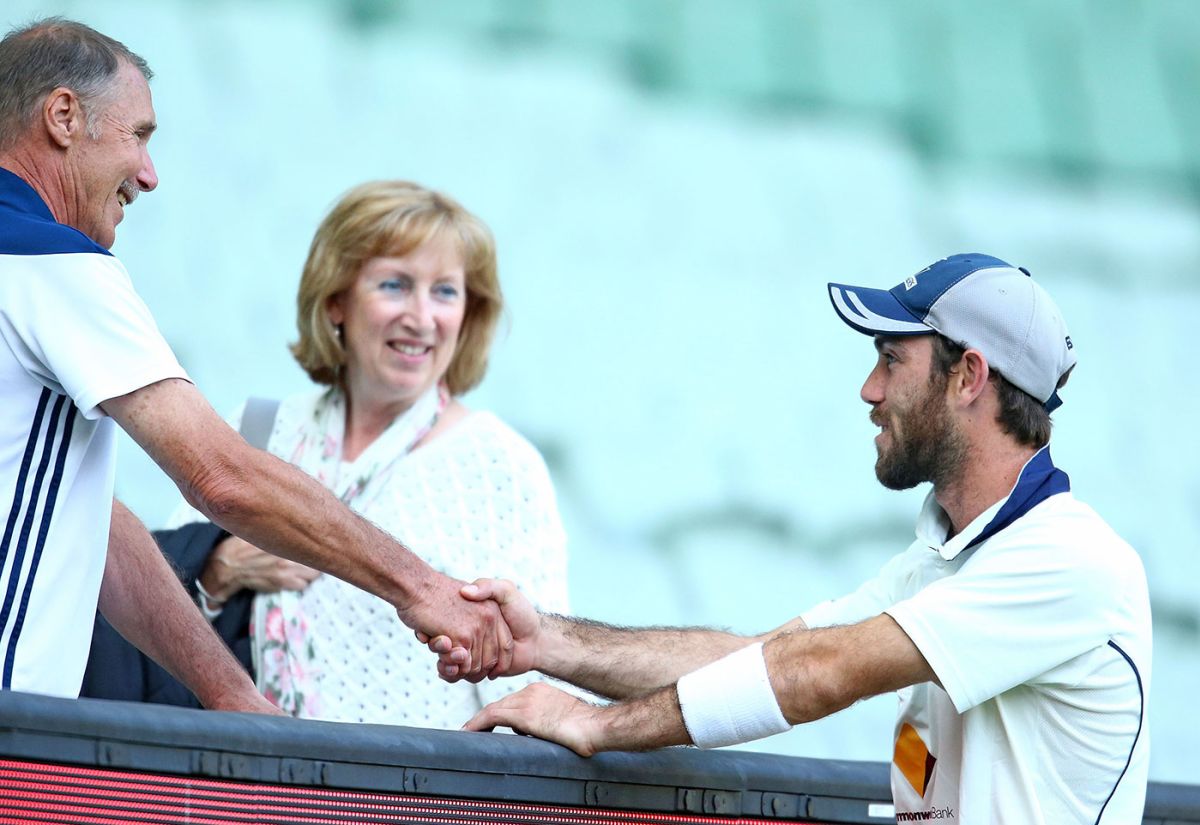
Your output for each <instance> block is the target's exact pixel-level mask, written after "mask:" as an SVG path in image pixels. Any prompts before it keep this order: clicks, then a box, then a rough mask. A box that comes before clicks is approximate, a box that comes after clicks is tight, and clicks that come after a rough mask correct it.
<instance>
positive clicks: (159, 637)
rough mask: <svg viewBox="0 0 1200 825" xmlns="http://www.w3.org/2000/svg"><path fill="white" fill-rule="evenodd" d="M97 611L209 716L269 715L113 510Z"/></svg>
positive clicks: (170, 577)
mask: <svg viewBox="0 0 1200 825" xmlns="http://www.w3.org/2000/svg"><path fill="white" fill-rule="evenodd" d="M100 611H101V613H103V614H104V617H105V618H106V619H108V621H109V623H110V624H112V626H113V627H114V628H116V630H117V632H119V633H120V634H121V635H122V636H124V637H125V638H126V639H127V640H129V642H131V643H132V644H133V645H134V646H136V647H138V648H140V649H141V650H142V651H143V652H144V653H146V654H147V655H148V656H150V658H152V659H154V660H155V661H156V662H158V663H159V664H160V665H162V666H163V667H164V668H165V669H166V670H167V671H168V672H170V673H171V675H172V676H174V677H175V678H176V679H178V680H179V681H180V682H182V683H183V684H184V685H186V686H187V688H188V689H189V690H191V691H192V692H193V693H195V694H196V697H197V698H198V699H199V700H200V703H201V704H203V705H204V706H205V707H208V708H216V709H224V710H256V711H265V710H269V705H268V704H267V703H266V700H264V699H262V698H261V697H260V696H258V693H257V691H256V690H255V688H254V683H253V682H252V681H251V679H250V675H249V674H248V673H246V671H245V669H243V668H242V666H241V663H240V662H238V661H237V659H236V658H234V656H233V654H232V653H230V652H229V649H228V648H227V647H226V646H225V643H224V642H222V641H221V639H220V637H218V636H217V634H216V633H215V632H214V631H213V629H212V627H211V626H210V625H209V623H208V622H207V621H205V619H204V617H203V616H201V615H200V611H199V610H198V609H197V607H196V605H195V604H193V603H192V601H191V599H190V598H189V597H188V595H187V592H186V591H185V590H184V588H183V585H182V584H181V583H180V582H179V580H178V579H176V577H175V573H174V571H173V570H172V569H171V567H170V565H169V563H168V562H167V560H166V559H165V558H163V556H162V554H161V553H160V552H159V549H158V545H157V544H155V543H154V539H153V538H151V536H150V534H149V533H148V532H146V528H145V527H143V526H142V524H141V522H140V521H138V519H137V517H136V516H134V515H133V514H132V513H131V512H129V510H127V509H126V508H125V507H124V506H122V505H121V504H120V503H119V502H117V501H114V502H113V511H112V523H111V527H110V529H109V544H108V560H107V562H106V564H105V568H104V579H103V583H102V585H101V589H100Z"/></svg>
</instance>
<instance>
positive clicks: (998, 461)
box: [933, 433, 1037, 538]
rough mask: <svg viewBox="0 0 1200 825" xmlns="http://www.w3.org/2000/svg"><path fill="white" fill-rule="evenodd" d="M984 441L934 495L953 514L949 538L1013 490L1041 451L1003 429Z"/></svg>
mask: <svg viewBox="0 0 1200 825" xmlns="http://www.w3.org/2000/svg"><path fill="white" fill-rule="evenodd" d="M984 441H985V442H986V443H972V445H971V447H970V449H969V450H968V452H967V460H966V461H965V462H963V466H962V468H961V471H960V472H959V473H958V475H957V476H956V477H955V478H953V479H951V480H948V481H946V482H943V483H940V484H936V485H935V486H934V490H933V494H934V497H935V498H936V499H937V502H938V504H939V505H941V508H942V509H943V510H945V511H946V515H947V516H948V517H949V518H950V534H949V536H947V538H952V537H954V536H956V535H958V534H959V533H960V532H962V531H963V530H964V529H965V528H966V527H967V525H969V524H970V523H971V522H972V521H974V520H975V519H976V518H978V517H979V514H980V513H982V512H983V511H984V510H986V509H988V508H989V507H991V506H992V505H993V504H995V503H996V502H997V501H1000V500H1001V499H1002V498H1004V497H1005V496H1007V495H1008V494H1009V493H1010V492H1012V488H1013V486H1014V485H1015V484H1016V483H1017V478H1018V477H1019V476H1020V475H1021V469H1022V468H1023V467H1024V466H1025V464H1026V463H1027V462H1028V461H1029V459H1030V458H1032V457H1033V455H1034V453H1036V452H1037V450H1036V449H1035V448H1033V447H1027V446H1025V445H1022V444H1018V443H1016V442H1015V441H1013V440H1012V438H1010V437H1009V436H1007V435H1004V434H1002V433H996V434H995V435H992V436H989V437H987V438H985V439H984Z"/></svg>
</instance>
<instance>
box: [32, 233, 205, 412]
mask: <svg viewBox="0 0 1200 825" xmlns="http://www.w3.org/2000/svg"><path fill="white" fill-rule="evenodd" d="M36 275H37V277H30V278H29V279H27V281H26V284H25V285H23V288H22V289H21V290H19V291H18V292H17V293H16V295H14V297H13V301H14V305H13V307H12V312H11V315H10V316H9V319H8V320H9V323H10V324H11V326H12V328H13V329H15V331H16V333H17V336H18V337H19V339H20V343H21V348H22V349H23V352H22V353H20V355H21V356H23V357H22V360H23V362H24V363H25V366H26V369H28V370H30V372H32V373H34V374H36V375H38V376H39V377H40V378H41V379H42V380H43V381H46V383H47V384H52V385H57V387H58V388H61V389H62V391H63V393H65V394H66V395H68V396H69V397H70V398H71V399H72V400H73V401H74V402H75V406H76V407H77V408H78V409H79V410H80V412H81V413H82V414H83V416H84V417H85V418H88V419H93V420H94V419H97V418H101V417H103V415H104V412H103V410H101V409H100V404H101V403H103V402H104V401H107V400H108V399H110V398H116V397H118V396H121V395H125V394H126V393H130V392H133V391H134V390H138V389H141V388H142V387H145V386H148V385H150V384H153V383H155V382H157V381H162V380H163V379H166V378H182V379H185V380H189V379H188V376H187V373H186V372H184V370H183V367H181V366H180V365H179V361H178V360H177V359H176V358H175V355H174V353H172V352H171V348H170V347H169V346H168V345H167V342H166V341H165V340H164V339H163V337H162V334H161V333H160V332H159V330H158V326H157V325H156V324H155V323H154V319H153V318H152V317H151V315H150V310H149V309H148V308H147V307H146V304H145V303H144V302H143V301H142V299H141V298H140V297H139V296H138V294H137V293H136V292H135V291H134V289H133V284H132V282H131V281H130V279H129V274H128V273H127V272H126V271H125V267H124V266H123V265H122V264H121V262H120V261H118V260H117V259H116V258H114V257H112V256H110V255H101V254H88V253H75V254H64V255H46V256H43V258H42V259H41V260H40V261H39V267H38V271H37V273H36Z"/></svg>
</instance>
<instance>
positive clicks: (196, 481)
mask: <svg viewBox="0 0 1200 825" xmlns="http://www.w3.org/2000/svg"><path fill="white" fill-rule="evenodd" d="M179 489H180V492H181V493H183V497H184V499H186V500H187V502H188V504H190V505H192V507H194V508H196V509H197V510H199V511H200V512H201V513H203V514H204V515H205V516H207V517H208V519H209V520H210V521H212V522H213V523H214V524H218V525H220V526H222V527H225V526H226V525H227V524H229V523H231V522H236V521H238V520H239V517H240V516H244V515H245V514H246V513H247V512H248V511H249V509H250V508H251V507H252V506H253V502H254V497H253V496H252V495H251V494H250V474H249V472H248V471H247V468H246V467H245V466H244V465H242V464H240V463H238V462H236V461H232V460H228V459H223V458H216V459H214V460H210V461H206V462H204V464H203V465H201V466H199V467H197V468H196V469H195V471H194V472H193V473H192V474H191V475H190V476H189V477H188V478H187V479H185V480H184V482H183V483H181V484H180V485H179Z"/></svg>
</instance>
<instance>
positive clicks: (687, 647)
mask: <svg viewBox="0 0 1200 825" xmlns="http://www.w3.org/2000/svg"><path fill="white" fill-rule="evenodd" d="M751 641H752V640H751V639H748V638H746V637H744V636H738V635H736V634H733V633H729V632H728V631H723V630H712V629H708V628H667V627H646V628H627V627H617V626H614V625H609V624H604V623H602V622H594V621H590V620H588V619H577V618H571V617H565V616H557V615H553V614H544V615H543V616H542V617H541V634H540V640H539V650H538V665H537V669H538V670H540V671H541V672H542V673H545V674H546V675H548V676H553V677H555V678H557V679H562V680H563V681H565V682H570V683H571V684H574V685H578V686H579V687H581V688H584V689H585V690H589V691H591V692H593V693H596V694H598V695H601V696H607V697H609V698H611V699H629V698H631V697H636V696H643V695H645V694H647V693H650V692H651V691H655V690H658V689H660V688H664V687H668V686H673V685H674V683H675V682H677V681H678V680H679V677H680V676H683V675H684V674H685V673H690V672H691V671H693V670H695V669H696V668H698V667H701V666H703V665H706V664H708V663H709V662H711V661H713V660H715V659H719V658H721V657H722V656H724V655H726V654H728V653H731V652H732V651H734V650H737V649H738V648H740V647H743V646H745V645H747V644H749V643H750V642H751ZM673 691H674V688H673V687H671V692H672V693H673ZM677 706H678V705H677V704H676V707H677Z"/></svg>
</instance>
